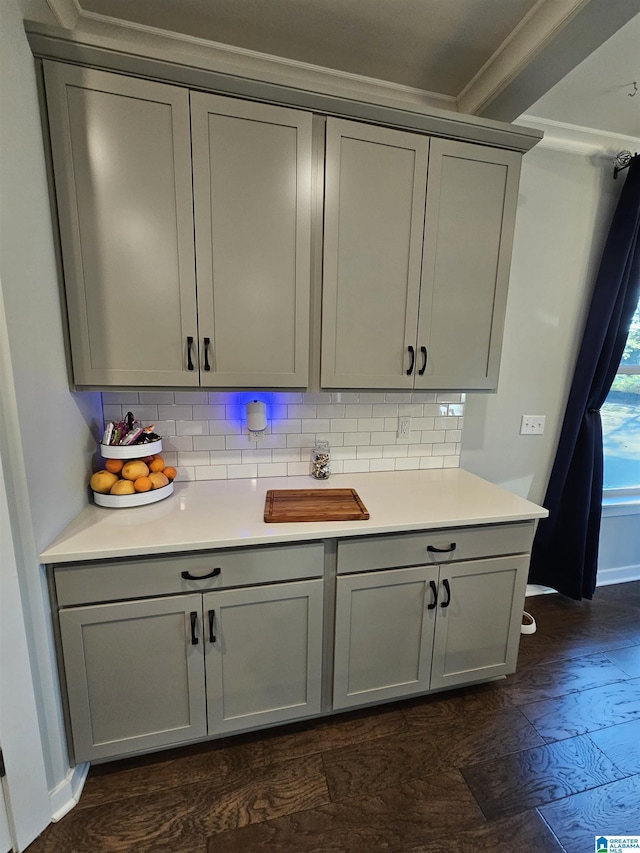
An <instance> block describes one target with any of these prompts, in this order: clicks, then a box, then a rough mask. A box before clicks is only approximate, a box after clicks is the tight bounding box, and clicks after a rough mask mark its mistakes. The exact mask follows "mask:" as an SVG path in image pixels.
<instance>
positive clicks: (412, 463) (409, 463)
mask: <svg viewBox="0 0 640 853" xmlns="http://www.w3.org/2000/svg"><path fill="white" fill-rule="evenodd" d="M419 467H420V460H419V459H418V457H410V458H409V457H407V458H406V459H396V471H414V470H415V471H417V470H418V468H419Z"/></svg>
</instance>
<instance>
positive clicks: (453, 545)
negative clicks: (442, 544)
mask: <svg viewBox="0 0 640 853" xmlns="http://www.w3.org/2000/svg"><path fill="white" fill-rule="evenodd" d="M455 550H456V543H455V542H452V543H451V545H449V547H448V548H436V546H435V545H427V551H431V553H432V554H450V553H451V551H455Z"/></svg>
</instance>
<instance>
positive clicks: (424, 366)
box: [418, 347, 427, 376]
mask: <svg viewBox="0 0 640 853" xmlns="http://www.w3.org/2000/svg"><path fill="white" fill-rule="evenodd" d="M420 353H421V355H422V367H421V368H420V370H419V371H418V376H424V372H425V370H426V369H427V348H426V347H420Z"/></svg>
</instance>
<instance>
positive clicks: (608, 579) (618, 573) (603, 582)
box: [597, 566, 640, 586]
mask: <svg viewBox="0 0 640 853" xmlns="http://www.w3.org/2000/svg"><path fill="white" fill-rule="evenodd" d="M629 581H640V566H615V567H614V568H611V569H598V582H597V586H609V585H610V584H612V583H628V582H629Z"/></svg>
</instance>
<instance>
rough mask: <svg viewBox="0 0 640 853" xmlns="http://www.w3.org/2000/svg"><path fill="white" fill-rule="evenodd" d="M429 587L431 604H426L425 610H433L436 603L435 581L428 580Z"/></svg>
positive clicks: (436, 588)
mask: <svg viewBox="0 0 640 853" xmlns="http://www.w3.org/2000/svg"><path fill="white" fill-rule="evenodd" d="M429 587H430V588H431V596H432V597H431V604H427V610H435V608H436V606H437V604H438V587H437V586H436V582H435V581H429Z"/></svg>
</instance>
